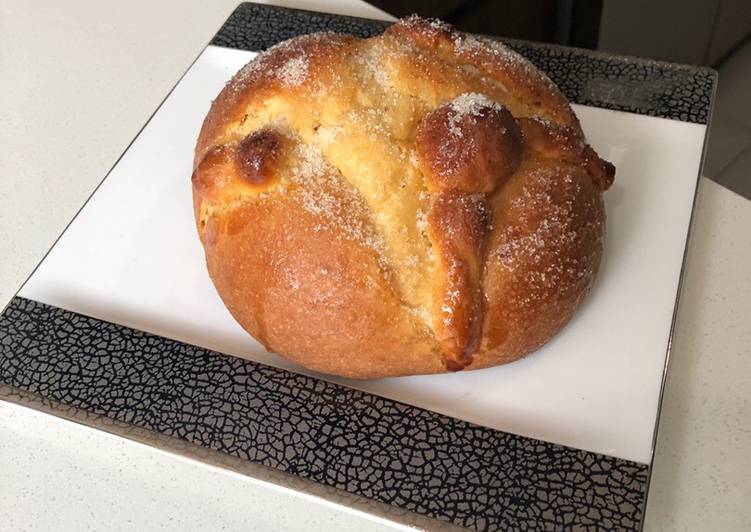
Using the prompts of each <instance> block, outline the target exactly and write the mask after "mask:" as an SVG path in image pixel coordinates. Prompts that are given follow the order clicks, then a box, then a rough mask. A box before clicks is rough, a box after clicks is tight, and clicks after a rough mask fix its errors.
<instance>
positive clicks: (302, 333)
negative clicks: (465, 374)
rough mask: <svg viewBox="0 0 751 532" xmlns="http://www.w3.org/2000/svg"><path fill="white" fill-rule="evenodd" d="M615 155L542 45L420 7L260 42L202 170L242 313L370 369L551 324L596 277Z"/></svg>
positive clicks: (215, 114)
mask: <svg viewBox="0 0 751 532" xmlns="http://www.w3.org/2000/svg"><path fill="white" fill-rule="evenodd" d="M614 173H615V169H614V167H613V165H611V164H610V163H608V162H606V161H603V160H602V159H600V158H599V157H598V156H597V154H596V153H595V152H594V150H593V149H592V148H591V147H590V146H589V145H587V144H586V142H585V138H584V134H583V133H582V130H581V127H580V126H579V122H578V120H577V118H576V116H575V115H574V113H573V111H572V110H571V108H570V106H569V104H568V102H567V100H566V98H565V97H564V96H563V94H562V93H561V92H560V91H559V90H558V88H557V87H556V86H555V85H554V84H553V83H552V82H551V81H550V79H548V78H547V77H546V76H545V75H544V74H542V73H541V72H540V71H538V70H537V69H536V68H535V67H534V66H533V65H532V64H531V63H529V62H528V61H527V60H525V59H524V58H522V57H521V56H520V55H518V54H516V53H515V52H513V51H511V50H509V49H508V48H506V47H505V46H503V45H501V44H499V43H497V42H493V41H489V40H484V39H479V38H475V37H471V36H468V35H464V34H461V33H458V32H456V31H454V30H453V29H452V28H451V27H450V26H447V25H446V24H443V23H441V22H437V21H426V20H424V19H420V18H418V17H410V18H408V19H405V20H402V21H400V22H398V23H397V24H394V25H393V26H391V27H390V28H388V29H387V30H386V32H385V33H384V34H383V35H380V36H377V37H373V38H370V39H358V38H355V37H351V36H348V35H339V34H332V33H320V34H314V35H307V36H304V37H299V38H296V39H292V40H290V41H287V42H284V43H281V44H279V45H278V46H275V47H273V48H271V49H270V50H268V51H266V52H264V53H262V54H260V55H259V56H257V57H256V58H255V59H253V61H251V62H250V63H249V64H248V65H247V66H245V67H244V68H243V69H242V70H240V72H238V73H237V75H236V76H235V77H234V78H233V79H232V80H231V81H230V82H229V83H228V84H227V85H226V87H225V88H224V90H223V91H222V92H221V94H219V96H218V98H217V99H216V100H215V101H214V103H213V105H212V106H211V110H210V111H209V113H208V116H207V117H206V120H205V122H204V124H203V128H202V130H201V133H200V136H199V139H198V143H197V146H196V151H195V161H194V173H193V176H192V182H193V198H194V209H195V217H196V222H197V227H198V233H199V235H200V239H201V242H202V243H203V246H204V248H205V252H206V261H207V264H208V271H209V274H210V276H211V279H212V280H213V282H214V284H215V286H216V289H217V291H218V292H219V295H220V296H221V298H222V299H223V301H224V303H225V304H226V306H227V308H228V309H229V310H230V312H231V313H232V315H233V316H234V317H235V318H236V319H237V321H238V322H239V323H240V325H242V327H243V328H245V329H246V330H247V331H248V332H249V333H250V334H252V335H253V336H254V337H255V338H256V339H258V341H260V342H261V343H262V344H263V345H264V346H265V347H266V348H267V349H269V350H271V351H273V352H276V353H278V354H280V355H282V356H284V357H287V358H288V359H291V360H293V361H295V362H297V363H298V364H300V365H302V366H305V367H307V368H310V369H313V370H316V371H320V372H324V373H333V374H337V375H343V376H346V377H354V378H374V377H386V376H395V375H410V374H420V373H439V372H445V371H458V370H468V369H479V368H486V367H489V366H495V365H498V364H505V363H507V362H511V361H513V360H516V359H518V358H520V357H523V356H524V355H526V354H528V353H530V352H532V351H534V350H535V349H537V348H538V347H540V346H541V345H543V344H544V343H545V342H547V341H548V340H550V339H551V338H552V337H553V336H554V335H555V334H556V333H557V332H558V331H559V330H560V329H561V328H562V327H563V326H564V325H565V324H566V323H567V322H568V321H569V320H570V318H571V317H572V315H573V314H574V312H575V310H576V308H577V307H578V305H579V304H580V302H581V301H582V298H583V297H584V296H585V295H586V294H587V292H588V290H589V288H590V286H591V285H592V281H593V279H594V277H595V274H596V271H597V268H598V265H599V262H600V257H601V255H602V250H603V234H604V226H605V224H604V219H605V213H604V209H603V201H602V193H603V191H604V190H605V189H607V188H608V186H610V184H611V183H612V180H613V176H614ZM550 356H554V355H552V354H551V355H550Z"/></svg>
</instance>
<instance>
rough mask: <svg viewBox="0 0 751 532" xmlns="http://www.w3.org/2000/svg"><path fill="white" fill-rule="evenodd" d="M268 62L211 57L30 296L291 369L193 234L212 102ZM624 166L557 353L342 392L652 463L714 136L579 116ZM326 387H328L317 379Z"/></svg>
mask: <svg viewBox="0 0 751 532" xmlns="http://www.w3.org/2000/svg"><path fill="white" fill-rule="evenodd" d="M254 55H255V54H254V53H253V52H246V51H240V50H233V49H227V48H221V47H216V46H209V47H208V48H207V49H206V50H205V51H204V52H203V53H202V54H201V56H200V57H199V58H198V60H197V61H196V62H195V63H194V64H193V66H192V67H191V68H190V70H189V71H188V73H187V74H186V75H185V76H184V78H183V79H182V80H181V81H180V83H179V84H178V85H177V87H176V88H175V89H174V90H173V92H172V93H171V94H170V96H169V97H168V99H167V100H166V101H165V102H164V104H163V105H162V106H161V108H160V109H159V110H158V112H157V113H156V114H155V115H154V117H153V118H152V119H151V121H150V122H149V123H148V125H147V126H146V127H145V128H144V130H143V131H142V132H141V134H140V135H139V136H138V137H137V139H136V140H135V141H134V143H133V144H132V146H131V147H130V148H129V150H128V151H127V152H126V153H125V154H124V155H123V157H122V159H121V160H120V161H119V162H118V163H117V165H116V166H115V167H114V169H113V170H112V171H111V173H110V174H109V175H108V177H107V178H106V179H105V181H104V182H103V183H102V184H101V185H100V187H99V188H98V189H97V191H96V192H95V194H94V195H93V196H92V197H91V199H90V200H89V202H88V203H87V204H86V205H85V207H84V208H83V209H82V210H81V212H80V213H79V215H78V216H77V217H76V219H75V220H74V222H73V223H72V224H71V225H70V226H69V228H68V229H67V230H66V232H65V233H64V234H63V236H62V237H61V238H60V240H59V241H58V242H57V244H56V245H55V246H54V248H53V249H52V250H51V251H50V253H49V254H48V256H47V257H46V258H45V260H44V261H43V262H42V263H41V265H40V266H39V268H38V269H37V270H36V272H35V273H34V274H33V276H32V277H31V278H30V279H29V280H28V281H27V283H26V284H25V285H24V287H23V288H22V290H21V291H20V293H19V295H20V296H23V297H26V298H29V299H33V300H36V301H40V302H43V303H47V304H50V305H54V306H58V307H62V308H65V309H68V310H73V311H76V312H80V313H82V314H87V315H90V316H93V317H96V318H101V319H104V320H108V321H112V322H115V323H119V324H123V325H127V326H130V327H134V328H137V329H141V330H145V331H148V332H153V333H156V334H159V335H162V336H166V337H170V338H174V339H177V340H180V341H183V342H187V343H192V344H195V345H198V346H201V347H206V348H209V349H213V350H217V351H221V352H224V353H228V354H231V355H236V356H240V357H244V358H248V359H252V360H256V361H260V362H263V363H265V364H270V365H274V366H279V367H284V368H288V369H291V370H293V371H298V372H305V370H303V369H301V368H299V367H297V366H294V365H292V364H291V363H289V362H287V361H285V360H284V359H282V358H280V357H278V356H276V355H273V354H270V353H267V352H266V351H265V350H264V349H263V347H262V346H261V345H260V344H258V343H257V342H255V341H254V340H253V339H252V338H250V337H249V336H248V335H247V334H246V333H245V332H244V331H243V330H242V329H241V328H240V327H239V326H238V325H237V324H236V322H235V321H234V320H233V319H232V317H231V316H230V314H229V313H228V312H227V310H226V309H225V308H224V306H223V305H222V303H221V301H220V300H219V298H218V296H217V294H216V292H215V290H214V288H213V286H212V284H211V282H210V280H209V278H208V275H207V273H206V268H205V263H204V258H203V251H202V249H201V246H200V243H199V241H198V237H197V235H196V232H195V227H194V222H193V213H192V203H191V187H190V175H191V164H192V154H193V147H194V145H195V140H196V137H197V134H198V131H199V129H200V126H201V123H202V121H203V118H204V116H205V115H206V112H207V111H208V109H209V105H210V102H211V100H212V99H213V98H214V97H215V96H216V95H217V94H218V92H219V91H220V90H221V88H222V87H223V85H224V83H225V82H226V81H227V80H228V79H229V78H230V77H231V76H232V75H233V74H234V73H235V72H236V71H237V70H238V69H239V68H240V67H241V66H242V65H244V64H245V63H246V62H247V61H249V60H250V59H251V58H252V57H253V56H254ZM574 109H575V111H576V113H577V115H578V116H579V118H580V120H581V123H582V126H583V128H584V131H585V133H586V135H587V138H588V139H589V141H590V142H591V144H592V145H593V146H594V148H595V149H596V150H597V151H598V152H599V153H600V154H601V155H602V156H603V157H604V158H606V159H608V160H610V161H612V162H613V163H614V164H615V165H616V167H617V173H616V181H615V185H614V186H613V187H612V188H611V189H610V190H609V191H607V192H606V193H605V200H606V209H607V215H608V221H607V238H606V249H605V256H604V262H603V265H602V268H601V271H600V274H599V277H598V279H597V282H596V284H595V286H594V288H593V290H592V293H591V295H590V297H589V299H588V300H587V301H586V303H585V304H584V305H583V307H582V308H581V309H580V310H579V312H578V314H577V315H576V316H575V318H574V319H573V321H572V322H571V323H570V324H569V325H568V326H567V327H566V328H565V329H564V330H563V331H562V332H561V333H560V334H559V335H558V336H557V337H556V338H555V339H554V340H553V341H551V342H550V343H549V344H548V345H546V346H545V347H544V348H542V349H540V350H539V351H538V352H536V353H534V354H533V355H531V356H529V357H527V358H526V359H524V360H521V361H519V362H515V363H513V364H510V365H506V366H502V367H497V368H492V369H486V370H481V371H471V372H466V373H459V374H447V375H437V376H418V377H403V378H392V379H383V380H377V381H375V380H374V381H347V380H344V379H336V378H331V377H325V376H323V377H322V378H324V379H328V380H335V381H337V382H341V383H344V384H346V385H347V386H351V387H354V388H359V389H362V390H365V391H368V392H371V393H374V394H378V395H382V396H386V397H389V398H394V399H397V400H400V401H402V402H405V403H409V404H413V405H417V406H421V407H424V408H426V409H429V410H433V411H436V412H439V413H443V414H447V415H449V416H452V417H456V418H460V419H463V420H467V421H471V422H474V423H477V424H480V425H484V426H487V427H491V428H495V429H500V430H503V431H506V432H510V433H514V434H519V435H523V436H529V437H533V438H539V439H542V440H546V441H550V442H554V443H559V444H563V445H567V446H572V447H576V448H580V449H584V450H588V451H594V452H598V453H603V454H607V455H611V456H616V457H620V458H625V459H628V460H632V461H635V462H639V463H642V464H648V463H649V462H650V460H651V453H652V439H653V433H654V429H655V424H656V416H657V411H658V403H659V398H660V391H661V386H662V379H663V375H664V368H665V363H666V355H667V350H668V344H669V339H670V331H671V324H672V320H673V312H674V308H675V301H676V293H677V289H678V283H679V278H680V272H681V268H682V263H683V253H684V248H685V244H686V237H687V231H688V227H689V223H690V217H691V209H692V205H693V198H694V194H695V186H696V181H697V174H698V171H699V166H700V161H701V153H702V145H703V142H704V136H705V132H706V126H705V125H703V124H693V123H688V122H682V121H678V120H671V119H665V118H655V117H649V116H644V115H638V114H633V113H627V112H620V111H611V110H606V109H601V108H597V107H588V106H581V105H576V106H574ZM319 377H320V376H319Z"/></svg>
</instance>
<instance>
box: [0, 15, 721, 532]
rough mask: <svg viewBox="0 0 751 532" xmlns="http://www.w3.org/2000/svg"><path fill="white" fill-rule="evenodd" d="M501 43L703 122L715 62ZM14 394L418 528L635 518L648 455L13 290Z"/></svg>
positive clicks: (272, 35)
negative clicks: (430, 403) (539, 434)
mask: <svg viewBox="0 0 751 532" xmlns="http://www.w3.org/2000/svg"><path fill="white" fill-rule="evenodd" d="M387 25H388V23H386V22H381V21H374V20H368V19H361V18H354V17H345V16H339V15H329V14H323V13H314V12H309V11H300V10H292V9H286V8H279V7H273V6H264V5H258V4H251V3H245V4H241V5H240V6H238V8H237V9H236V10H235V11H234V12H233V13H232V15H231V16H230V18H229V19H228V20H227V22H226V23H225V24H224V26H223V27H222V28H221V30H220V31H219V33H217V35H216V36H215V37H214V39H213V40H212V41H211V44H214V45H218V46H224V47H230V48H238V49H243V50H251V51H261V50H264V49H266V48H268V47H270V46H272V45H274V44H276V43H278V42H280V41H282V40H284V39H288V38H290V37H293V36H296V35H301V34H304V33H310V32H314V31H338V32H344V33H351V34H354V35H357V36H362V37H365V36H372V35H375V34H377V33H379V32H381V31H382V30H383V29H384V28H385V27H386V26H387ZM508 44H509V45H510V46H511V47H513V48H514V49H516V50H517V51H519V52H521V53H522V54H524V55H525V56H527V57H528V58H529V59H530V60H532V61H533V62H534V63H535V64H537V66H539V67H540V68H541V69H543V70H544V71H545V72H546V73H548V75H549V76H550V77H551V78H552V79H553V80H554V81H555V82H556V83H557V84H558V85H559V86H560V87H561V89H562V90H563V91H564V92H565V93H566V95H567V96H568V97H569V99H570V100H571V101H573V102H576V103H581V104H587V105H593V106H597V107H602V108H608V109H617V110H625V111H631V112H635V113H639V114H644V115H650V116H659V117H664V118H671V119H676V120H681V121H686V122H694V123H700V124H706V123H707V122H708V119H709V116H710V110H711V104H712V97H713V92H714V86H715V84H716V73H715V72H714V71H712V70H709V69H705V68H698V67H690V66H682V65H673V64H669V63H660V62H654V61H648V60H642V59H634V58H623V57H618V56H610V55H607V54H602V53H597V52H591V51H587V50H578V49H571V48H562V47H555V46H549V45H541V44H533V43H527V42H519V41H509V42H508ZM19 394H20V395H19ZM17 396H23V397H33V398H37V399H36V400H28V399H26V400H25V402H26V403H28V404H32V406H34V405H35V404H36V403H38V404H37V405H36V407H39V404H44V405H46V406H45V410H48V411H52V412H56V411H57V412H58V413H59V412H64V411H68V412H79V413H81V414H80V415H79V416H78V417H79V418H80V419H85V420H86V421H84V422H86V423H89V424H91V425H93V426H97V427H99V428H105V430H113V431H114V432H119V433H126V434H127V433H128V430H127V429H124V428H123V427H131V429H132V430H140V431H142V432H146V433H152V434H155V435H157V436H159V437H161V438H168V439H172V440H176V441H180V442H186V443H187V444H188V445H189V446H191V447H196V446H198V447H196V448H203V449H206V450H210V451H212V452H218V454H219V455H221V456H227V457H229V458H232V459H234V460H237V461H240V462H243V463H252V464H256V465H260V466H266V467H267V468H271V469H272V470H276V471H279V472H282V474H288V475H294V476H295V477H298V478H300V479H303V481H305V480H307V481H312V482H310V483H311V484H314V485H320V486H322V487H324V488H325V487H329V488H333V489H334V491H337V490H341V491H343V492H346V493H347V494H350V495H354V496H355V497H356V498H359V497H362V498H364V499H365V500H370V501H374V504H375V505H376V506H375V507H379V506H378V505H380V508H382V507H384V506H385V507H393V508H396V509H398V511H406V512H407V513H413V515H415V516H417V519H411V520H410V519H401V521H403V522H410V523H412V524H416V525H417V526H425V523H424V522H422V521H420V519H419V517H420V516H425V517H428V518H435V519H438V520H441V521H443V522H446V523H451V524H453V525H458V526H462V527H468V528H473V529H481V530H486V529H501V530H505V529H535V530H537V529H549V530H558V529H561V530H562V529H570V528H597V529H618V530H634V529H639V528H640V527H641V526H642V520H643V514H644V507H645V502H646V493H647V487H648V479H649V469H650V468H649V467H648V466H647V465H645V464H640V463H636V462H631V461H628V460H623V459H619V458H614V457H610V456H605V455H600V454H596V453H592V452H588V451H583V450H577V449H572V448H568V447H564V446H560V445H555V444H551V443H548V442H543V441H539V440H534V439H530V438H526V437H522V436H518V435H514V434H508V433H505V432H501V431H496V430H493V429H489V428H485V427H480V426H477V425H473V424H471V423H467V422H464V421H461V420H457V419H454V418H451V417H447V416H443V415H440V414H437V413H435V412H431V411H428V410H424V409H421V408H417V407H413V406H409V405H406V404H403V403H400V402H397V401H393V400H390V399H385V398H382V397H378V396H375V395H372V394H368V393H365V392H361V391H358V390H354V389H351V388H347V387H345V386H341V385H338V384H333V383H330V382H327V381H322V380H319V379H315V378H313V377H309V376H305V375H300V374H296V373H292V372H289V371H286V370H282V369H277V368H273V367H269V366H265V365H262V364H258V363H255V362H250V361H247V360H242V359H239V358H235V357H231V356H227V355H223V354H221V353H216V352H212V351H208V350H205V349H202V348H199V347H196V346H193V345H190V344H186V343H182V342H178V341H175V340H170V339H167V338H164V337H161V336H157V335H153V334H149V333H145V332H143V331H138V330H134V329H130V328H127V327H124V326H121V325H117V324H113V323H108V322H105V321H102V320H98V319H95V318H91V317H87V316H83V315H80V314H76V313H74V312H70V311H67V310H63V309H60V308H56V307H52V306H49V305H46V304H44V303H40V302H35V301H31V300H28V299H24V298H21V297H15V298H14V299H13V300H12V301H11V303H10V304H9V305H8V307H7V308H6V309H5V310H4V312H3V314H2V316H0V397H4V398H8V399H11V400H16V401H17V402H18V399H17ZM35 401H36V402H35ZM21 402H22V403H23V402H24V401H21ZM61 415H64V416H66V417H70V415H71V414H61ZM93 418H96V419H98V420H100V421H98V422H96V423H94V422H91V421H90V419H93ZM101 420H109V421H110V422H111V424H109V425H108V424H107V423H105V424H102V423H101ZM113 426H114V427H119V429H118V430H114V429H112V427H113ZM159 441H160V440H159V439H158V438H157V439H155V440H153V441H152V442H151V443H152V444H153V443H154V442H157V443H156V444H157V445H160V446H161V445H162V444H161V443H159ZM284 482H285V483H287V482H286V481H284ZM308 491H310V490H308ZM345 499H346V498H345ZM350 501H352V503H353V504H355V502H354V501H355V499H350ZM387 513H388V512H387Z"/></svg>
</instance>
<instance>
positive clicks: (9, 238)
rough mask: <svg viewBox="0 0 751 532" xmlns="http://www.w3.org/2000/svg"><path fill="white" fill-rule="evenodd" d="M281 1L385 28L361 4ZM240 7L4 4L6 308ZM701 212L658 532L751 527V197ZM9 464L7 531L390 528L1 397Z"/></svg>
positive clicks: (1, 129) (651, 508) (719, 192)
mask: <svg viewBox="0 0 751 532" xmlns="http://www.w3.org/2000/svg"><path fill="white" fill-rule="evenodd" d="M272 3H276V4H279V5H288V6H290V7H303V8H308V9H316V10H320V11H330V12H338V13H345V14H351V15H359V16H369V17H372V18H386V16H385V15H384V14H383V13H381V12H379V11H378V10H377V9H375V8H373V7H371V6H368V5H366V4H364V3H363V2H360V1H354V0H349V1H348V0H328V1H321V2H315V1H312V0H309V1H303V0H297V1H289V2H280V1H276V2H272ZM236 4H237V2H236V1H226V0H221V1H219V0H215V1H213V2H199V1H195V0H192V1H185V0H182V1H177V0H169V1H166V0H161V1H157V2H155V1H153V0H152V1H143V0H138V1H131V2H128V3H127V4H123V3H118V2H115V1H114V0H108V1H102V2H98V3H90V2H83V1H80V0H78V1H71V2H67V3H50V4H48V5H46V6H45V7H44V9H41V8H36V9H33V8H31V7H29V4H28V3H27V2H24V1H22V0H0V21H2V22H1V23H0V27H1V28H2V30H0V50H3V54H2V57H0V82H2V87H3V91H2V92H3V96H2V98H0V146H2V147H3V157H0V204H1V205H2V209H0V256H2V257H4V260H3V261H0V303H2V304H3V305H4V304H5V303H6V302H7V301H8V300H9V299H10V298H11V297H12V295H13V294H14V293H15V291H16V290H17V289H18V287H19V286H20V284H21V283H22V282H23V280H24V279H25V278H26V277H27V276H28V274H29V273H30V272H31V271H32V269H33V268H34V266H35V265H36V264H37V263H38V262H39V261H40V259H41V258H42V256H43V255H44V253H45V251H46V250H47V249H48V248H49V247H50V246H51V244H52V243H53V242H54V240H55V239H56V238H57V236H58V235H59V234H60V232H61V231H62V229H63V228H64V227H65V225H66V224H67V222H68V221H70V219H71V218H72V217H73V215H74V214H75V212H76V211H77V210H78V208H79V207H80V206H81V204H82V203H83V201H84V200H85V199H86V198H87V197H88V196H89V194H90V193H91V192H92V190H93V189H94V187H95V186H96V184H97V183H98V182H99V181H100V180H101V178H102V176H104V175H105V174H106V172H107V170H108V169H109V168H110V166H111V165H112V164H113V163H114V161H115V160H116V159H117V157H118V156H119V155H120V154H121V153H122V151H123V150H124V149H125V147H126V146H127V145H128V143H129V142H130V140H131V139H132V138H133V136H134V135H135V133H136V132H137V131H138V129H139V128H140V127H141V126H142V125H143V124H144V123H145V121H146V120H147V119H148V117H149V116H150V115H151V113H152V112H153V111H154V109H155V108H156V107H157V105H158V104H159V103H160V102H161V100H162V99H163V97H164V96H165V95H166V94H167V92H168V91H169V89H170V88H171V87H172V85H174V83H175V81H176V80H177V78H178V77H179V76H180V75H181V74H182V73H183V72H184V70H185V68H186V67H187V66H188V65H189V64H190V62H191V61H192V60H193V59H194V58H195V57H196V56H197V55H198V53H199V52H200V51H201V49H202V48H203V47H204V45H205V44H206V43H207V42H208V41H209V39H210V38H211V37H212V36H213V35H214V33H215V32H216V30H217V29H218V28H219V26H220V25H221V24H222V22H223V21H224V20H225V19H226V18H227V16H228V15H229V13H230V12H231V11H232V9H233V8H234V7H235V5H236ZM144 73H146V75H144ZM696 218H697V219H696V224H695V226H694V230H693V231H694V233H693V239H692V244H691V248H690V251H689V261H688V268H687V273H686V277H685V279H684V287H683V291H682V296H681V297H682V300H681V306H680V311H679V317H678V323H677V329H676V334H675V339H674V345H673V351H672V358H671V362H670V373H669V377H668V384H667V388H666V392H665V398H664V403H663V411H662V418H661V422H660V426H659V437H658V447H657V455H656V458H655V470H654V475H653V477H652V484H651V488H650V497H649V501H648V508H647V527H646V528H647V529H648V530H675V529H683V528H687V529H692V530H701V529H722V530H733V529H734V530H741V529H748V528H750V527H751V510H750V509H749V507H748V504H747V501H748V500H751V453H748V451H747V449H748V448H749V443H750V442H751V405H750V404H749V402H750V400H751V384H749V381H748V378H747V376H748V375H749V374H751V319H749V316H751V231H750V229H751V202H749V201H748V200H745V199H743V198H741V197H740V196H737V195H735V194H733V193H732V192H729V191H728V190H726V189H724V188H722V187H720V186H719V185H716V184H715V183H713V182H711V181H708V180H703V181H702V184H701V188H700V194H699V204H698V208H697V214H696ZM0 471H1V472H2V473H1V474H0V475H2V476H1V477H0V478H2V480H1V481H0V529H11V530H16V529H40V530H44V529H49V528H50V525H51V523H52V521H50V520H49V519H50V518H51V517H50V516H56V519H55V521H54V523H55V525H56V526H58V527H59V526H62V527H63V528H65V529H76V530H80V529H85V528H87V527H90V528H92V529H98V528H101V527H102V526H103V524H104V523H106V528H107V529H139V530H140V529H145V528H148V529H166V530H189V529H205V528H206V526H207V525H209V524H210V526H211V528H213V529H219V528H221V527H222V526H223V527H225V529H227V530H239V529H242V530H249V529H251V530H253V529H258V530H264V529H269V528H274V529H284V530H287V529H291V530H295V529H306V530H310V529H322V530H323V529H325V530H330V529H351V528H354V527H358V528H360V529H363V530H370V529H383V528H387V529H391V528H392V527H393V526H394V525H393V524H392V523H388V522H386V521H377V520H373V519H372V518H370V517H368V516H365V515H363V514H359V513H357V512H349V513H342V512H341V511H340V510H338V509H336V508H334V507H333V506H331V505H327V504H325V503H322V502H320V501H316V500H314V499H311V498H306V497H302V496H299V495H298V494H295V493H292V492H289V491H288V490H287V491H286V490H284V489H280V488H276V487H273V486H269V485H268V484H265V483H263V482H259V481H254V480H253V479H250V478H249V477H243V476H240V475H237V474H235V473H231V472H227V471H224V470H222V469H218V468H215V467H213V466H209V465H204V464H201V463H198V462H195V461H191V460H189V459H187V458H182V457H178V456H174V455H170V454H168V453H165V452H163V451H159V450H157V449H153V448H150V447H147V446H144V445H141V444H138V443H134V442H131V441H128V440H124V439H121V438H119V437H117V436H113V435H110V434H106V433H104V432H100V431H97V430H93V429H89V428H87V427H83V426H81V425H78V424H75V423H72V422H69V421H64V420H61V419H58V418H54V417H51V416H48V415H46V414H42V413H40V412H36V411H34V410H30V409H27V408H24V407H20V406H17V405H12V404H9V403H3V402H0Z"/></svg>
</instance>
